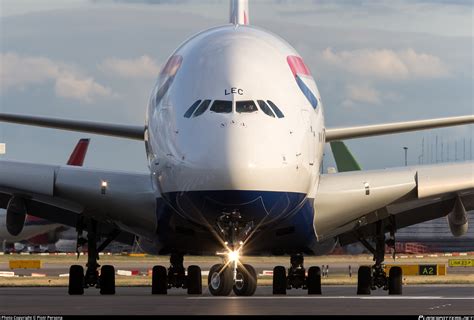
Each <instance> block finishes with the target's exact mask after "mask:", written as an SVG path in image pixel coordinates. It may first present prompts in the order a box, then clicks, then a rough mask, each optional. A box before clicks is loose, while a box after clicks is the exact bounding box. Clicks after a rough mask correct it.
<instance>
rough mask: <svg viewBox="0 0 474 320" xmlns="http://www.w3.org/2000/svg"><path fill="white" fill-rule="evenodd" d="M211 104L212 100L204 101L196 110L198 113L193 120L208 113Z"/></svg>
mask: <svg viewBox="0 0 474 320" xmlns="http://www.w3.org/2000/svg"><path fill="white" fill-rule="evenodd" d="M210 104H211V100H204V101H203V103H201V105H200V106H199V108H198V109H197V110H196V112H195V113H194V115H193V118H195V117H198V116H200V115H201V114H203V113H204V112H206V110H207V108H209V105H210Z"/></svg>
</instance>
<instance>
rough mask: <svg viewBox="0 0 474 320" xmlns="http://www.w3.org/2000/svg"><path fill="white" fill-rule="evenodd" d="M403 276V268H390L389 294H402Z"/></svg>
mask: <svg viewBox="0 0 474 320" xmlns="http://www.w3.org/2000/svg"><path fill="white" fill-rule="evenodd" d="M402 278H403V272H402V268H400V267H392V268H390V272H389V275H388V294H402V287H403V285H402Z"/></svg>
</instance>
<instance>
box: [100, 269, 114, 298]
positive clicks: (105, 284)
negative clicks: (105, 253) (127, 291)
mask: <svg viewBox="0 0 474 320" xmlns="http://www.w3.org/2000/svg"><path fill="white" fill-rule="evenodd" d="M99 283H100V294H115V268H114V267H113V266H109V265H105V266H102V268H101V269H100V279H99Z"/></svg>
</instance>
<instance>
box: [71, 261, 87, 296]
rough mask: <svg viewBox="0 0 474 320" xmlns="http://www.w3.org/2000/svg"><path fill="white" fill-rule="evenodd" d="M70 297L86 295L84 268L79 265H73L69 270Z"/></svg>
mask: <svg viewBox="0 0 474 320" xmlns="http://www.w3.org/2000/svg"><path fill="white" fill-rule="evenodd" d="M68 293H69V294H70V295H82V294H84V268H83V267H82V266H79V265H72V266H71V267H70V268H69V288H68Z"/></svg>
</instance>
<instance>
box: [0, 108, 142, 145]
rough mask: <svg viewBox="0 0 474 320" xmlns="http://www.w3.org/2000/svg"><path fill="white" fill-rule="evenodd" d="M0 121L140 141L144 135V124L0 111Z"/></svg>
mask: <svg viewBox="0 0 474 320" xmlns="http://www.w3.org/2000/svg"><path fill="white" fill-rule="evenodd" d="M0 121H3V122H10V123H18V124H24V125H30V126H37V127H45V128H54V129H61V130H69V131H79V132H87V133H94V134H100V135H106V136H113V137H119V138H126V139H133V140H141V141H143V139H144V137H145V126H130V125H122V124H110V123H100V122H92V121H79V120H66V119H57V118H46V117H37V116H27V115H19V114H8V113H0Z"/></svg>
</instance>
